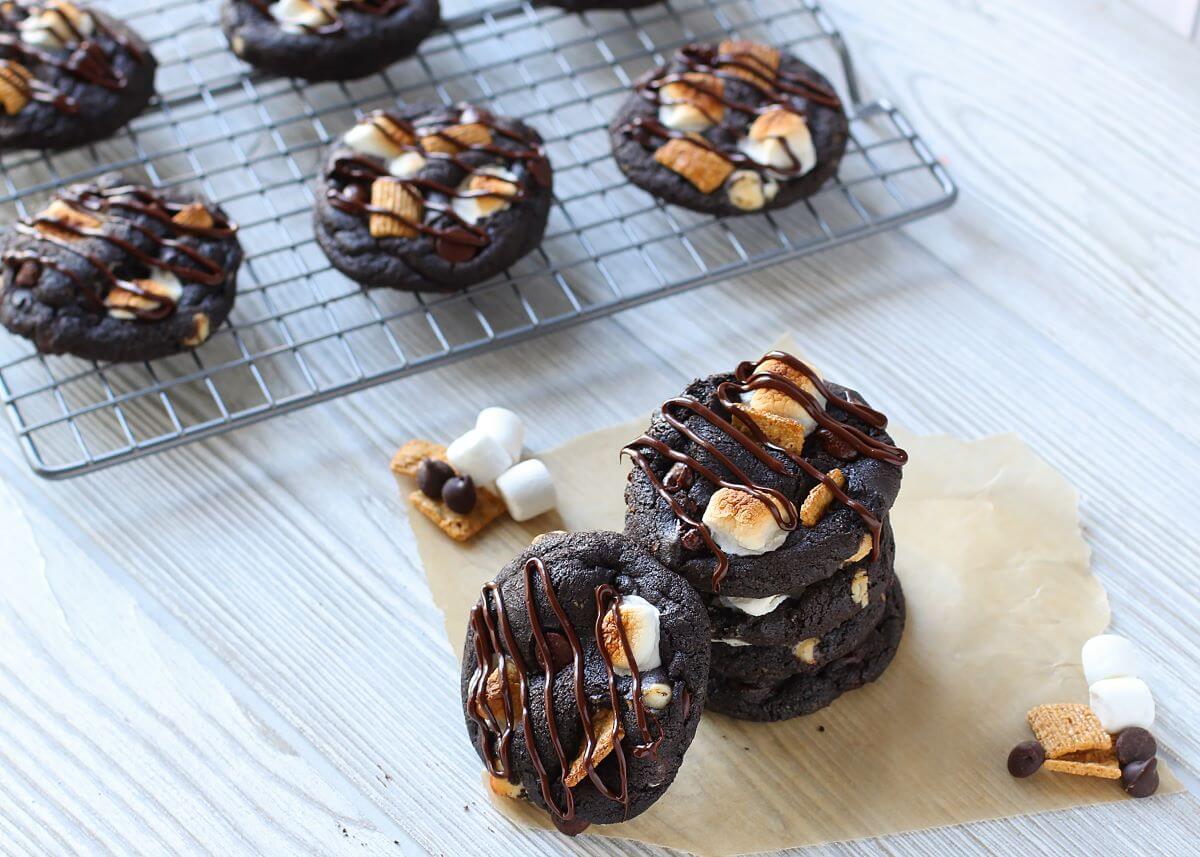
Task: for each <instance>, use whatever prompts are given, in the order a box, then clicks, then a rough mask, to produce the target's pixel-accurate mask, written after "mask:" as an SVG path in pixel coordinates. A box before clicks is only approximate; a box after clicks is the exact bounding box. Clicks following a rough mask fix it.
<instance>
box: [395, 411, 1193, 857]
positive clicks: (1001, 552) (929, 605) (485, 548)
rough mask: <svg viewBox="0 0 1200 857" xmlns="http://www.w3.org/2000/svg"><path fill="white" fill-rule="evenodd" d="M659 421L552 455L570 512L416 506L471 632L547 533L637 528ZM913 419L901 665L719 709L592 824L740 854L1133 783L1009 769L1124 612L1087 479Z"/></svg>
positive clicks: (521, 810) (995, 442)
mask: <svg viewBox="0 0 1200 857" xmlns="http://www.w3.org/2000/svg"><path fill="white" fill-rule="evenodd" d="M646 422H647V420H639V421H637V422H634V423H630V424H628V425H624V426H617V427H614V428H610V429H605V430H602V431H598V432H595V433H593V434H588V435H584V436H582V437H579V438H576V439H575V440H573V441H571V442H569V443H567V444H565V445H564V446H562V447H559V448H558V449H555V450H553V451H551V452H549V453H546V454H545V455H542V456H541V458H542V459H543V460H544V461H545V462H546V464H547V466H548V467H549V468H550V470H551V472H553V474H554V476H555V479H556V481H557V484H558V489H559V500H560V503H559V509H558V512H557V513H552V514H550V515H545V516H543V517H541V518H539V519H537V520H534V521H530V522H527V523H526V524H517V523H515V522H513V521H511V520H508V519H504V520H503V521H502V522H499V523H497V524H493V525H492V527H490V528H489V529H488V530H486V531H485V532H484V533H483V534H481V536H480V537H479V538H477V539H476V540H475V541H474V542H473V543H471V544H468V545H466V546H462V545H458V544H457V543H454V542H452V541H451V540H449V539H447V538H446V537H445V536H444V535H442V533H441V532H439V531H438V530H437V529H436V528H434V527H433V525H432V524H430V523H429V522H428V521H427V520H425V518H424V517H423V516H421V515H411V516H410V519H411V521H412V525H413V530H414V531H415V532H416V536H417V543H418V546H419V549H420V553H421V559H422V560H423V562H424V564H425V569H426V576H427V577H428V579H429V586H430V589H431V590H432V591H433V596H434V599H435V601H436V602H437V604H438V606H439V607H440V608H441V609H442V611H443V613H444V614H445V618H446V633H447V635H448V636H449V638H450V642H451V645H452V646H453V647H454V649H455V651H461V647H462V639H463V636H464V634H465V632H466V621H467V614H468V611H469V610H470V608H471V606H472V605H473V604H474V603H475V601H476V599H477V598H478V596H479V584H480V583H482V582H483V581H484V580H486V579H488V578H490V577H491V576H492V575H494V574H495V573H496V571H498V570H499V569H500V568H501V567H503V566H504V564H505V563H506V562H508V560H510V559H511V558H512V557H513V555H515V554H516V553H517V552H518V551H520V550H521V549H522V548H524V547H525V546H526V545H527V544H528V543H529V541H530V540H531V539H532V538H533V537H534V536H535V535H537V534H538V533H541V532H545V531H547V530H552V529H570V530H584V529H615V530H620V529H621V528H622V520H623V500H622V491H623V486H624V479H625V473H626V471H627V468H628V465H627V464H622V462H621V461H620V460H619V459H618V450H619V449H620V448H621V446H622V445H623V444H625V443H626V442H628V441H629V440H630V439H631V438H634V437H637V436H638V434H640V433H641V432H642V430H643V429H644V427H645V425H646ZM894 434H895V436H896V438H897V440H898V442H899V443H900V445H901V446H903V447H904V448H905V449H907V450H908V452H909V454H910V456H911V461H910V463H909V465H908V466H907V467H906V468H905V470H904V482H903V487H902V489H901V492H900V499H899V501H898V502H897V504H896V506H895V508H894V509H893V511H892V523H893V527H894V528H895V533H896V568H897V573H898V574H899V575H900V577H901V579H902V580H903V582H904V591H905V594H906V595H907V600H908V627H907V630H906V631H905V635H904V640H903V643H902V644H901V647H900V651H899V653H898V654H897V656H896V659H895V661H893V662H892V665H891V667H890V668H889V669H888V671H887V672H886V673H885V674H884V675H883V677H882V678H881V679H880V680H879V681H878V682H876V683H875V684H873V685H869V686H868V687H866V688H864V689H862V690H858V691H854V692H853V693H850V694H847V695H845V696H843V697H842V698H841V699H839V700H838V701H837V702H835V703H834V704H833V705H832V706H831V707H829V708H827V709H825V710H823V711H820V712H818V713H816V714H814V715H812V716H810V717H804V718H800V719H799V720H793V721H789V722H786V723H775V724H756V723H742V722H739V721H737V720H733V719H730V718H727V717H724V716H722V715H719V714H708V713H706V714H705V716H704V719H703V721H702V722H701V724H700V729H699V731H698V732H697V735H696V740H695V742H694V743H693V744H692V747H691V749H690V750H689V751H688V754H687V757H686V758H685V760H684V764H683V767H682V768H681V770H680V772H679V776H678V778H677V779H676V781H675V784H674V785H673V786H672V787H671V789H670V790H669V791H668V792H667V794H666V795H665V796H664V797H663V798H662V799H661V800H660V801H659V802H658V803H657V804H655V805H654V806H653V807H651V809H650V810H648V811H647V812H646V813H645V814H643V815H642V816H640V817H639V818H636V819H634V820H633V821H631V822H628V823H626V824H622V825H614V826H612V827H611V828H609V829H604V828H599V829H597V828H595V827H593V828H592V829H591V831H589V832H588V833H587V834H584V835H601V836H615V837H625V838H630V839H637V840H641V841H643V842H650V843H655V844H658V845H664V846H669V847H672V848H678V849H682V850H685V851H690V852H693V853H696V854H701V855H714V856H715V855H735V854H750V853H755V852H759V851H768V850H775V849H782V848H788V847H796V846H801V845H812V844H817V843H823V842H832V841H839V840H847V839H857V838H862V837H868V836H879V835H882V834H888V833H897V832H901V831H908V830H917V829H921V828H927V827H937V826H941V825H949V824H956V823H959V822H966V821H976V820H980V819H986V818H995V817H999V816H1007V815H1018V814H1023V813H1033V812H1042V811H1046V810H1053V809H1061V808H1064V807H1070V806H1077V805H1080V804H1091V803H1104V802H1108V801H1116V800H1129V798H1127V797H1125V795H1124V793H1123V792H1122V791H1121V789H1120V786H1119V785H1117V784H1116V783H1114V782H1112V781H1111V780H1098V779H1091V778H1084V777H1072V776H1067V775H1060V774H1053V773H1050V772H1047V771H1041V772H1039V773H1038V774H1036V775H1034V776H1033V777H1031V778H1029V779H1027V780H1014V779H1013V778H1012V777H1010V776H1009V775H1008V773H1007V771H1006V770H1005V759H1006V758H1007V755H1008V750H1009V749H1010V748H1011V746H1012V745H1013V744H1015V743H1016V742H1017V741H1021V740H1024V739H1026V738H1028V737H1030V736H1029V732H1028V727H1027V726H1026V725H1025V712H1026V711H1027V710H1028V709H1029V708H1030V707H1031V706H1033V705H1036V704H1039V703H1044V702H1086V701H1087V686H1086V683H1085V681H1084V678H1083V672H1082V668H1081V666H1080V663H1079V649H1080V646H1081V645H1082V643H1083V641H1084V640H1086V639H1087V638H1088V637H1090V636H1092V635H1094V634H1097V633H1099V632H1100V631H1102V630H1103V629H1104V628H1105V626H1107V625H1108V618H1109V612H1108V598H1107V596H1106V594H1105V592H1104V589H1103V588H1102V587H1101V585H1100V582H1099V581H1098V580H1097V579H1096V578H1095V577H1094V576H1093V575H1092V574H1091V572H1090V571H1089V569H1088V558H1089V549H1088V547H1087V545H1086V544H1085V542H1084V540H1083V537H1082V534H1081V532H1080V527H1079V521H1078V517H1077V513H1076V500H1077V498H1076V494H1075V491H1074V489H1073V488H1072V487H1071V486H1070V485H1069V484H1068V483H1067V482H1066V480H1065V479H1064V478H1063V477H1062V476H1061V475H1060V474H1058V473H1057V472H1056V471H1055V470H1053V469H1052V468H1051V467H1050V466H1049V465H1047V464H1046V463H1045V462H1044V461H1042V460H1041V459H1040V458H1038V457H1037V456H1036V455H1035V454H1034V453H1033V452H1032V451H1031V450H1030V449H1029V448H1028V447H1026V446H1025V445H1024V444H1023V443H1022V442H1021V441H1020V440H1019V439H1018V438H1017V437H1015V436H1013V435H1003V436H998V437H991V438H987V439H985V440H980V441H973V442H967V441H962V440H957V439H955V438H950V437H917V436H913V435H910V434H908V433H907V432H904V431H895V432H894ZM455 680H456V681H457V679H455ZM820 727H824V730H823V731H822V729H821V728H820ZM464 740H465V738H464ZM1158 769H1159V772H1160V775H1161V778H1162V786H1161V789H1160V791H1159V793H1160V794H1169V793H1172V792H1175V791H1179V790H1180V788H1181V787H1180V785H1179V783H1178V781H1177V780H1176V779H1175V778H1174V777H1173V776H1172V775H1171V773H1170V772H1169V771H1168V770H1167V769H1166V766H1165V764H1164V763H1163V762H1162V760H1161V759H1160V760H1159V768H1158ZM463 788H464V789H481V788H483V786H482V785H481V782H480V780H479V779H477V778H476V779H472V780H470V781H469V782H464V783H463ZM496 800H497V803H498V804H499V805H501V808H502V810H503V811H504V812H505V813H506V814H507V815H508V816H509V817H510V818H512V819H514V821H515V822H516V823H518V824H526V825H531V826H547V822H546V819H545V817H544V815H543V814H541V813H539V812H538V811H536V810H534V809H533V808H531V807H529V806H527V805H526V804H524V803H523V802H518V801H511V800H502V799H496Z"/></svg>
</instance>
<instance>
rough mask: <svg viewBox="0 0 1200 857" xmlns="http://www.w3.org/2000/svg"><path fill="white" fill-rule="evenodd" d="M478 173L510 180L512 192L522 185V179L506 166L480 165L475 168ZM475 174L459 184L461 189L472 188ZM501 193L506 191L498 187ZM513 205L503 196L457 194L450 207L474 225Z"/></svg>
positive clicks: (514, 192) (515, 191)
mask: <svg viewBox="0 0 1200 857" xmlns="http://www.w3.org/2000/svg"><path fill="white" fill-rule="evenodd" d="M475 172H476V174H481V175H486V176H495V177H496V178H498V179H502V180H504V181H506V182H509V183H510V184H511V185H512V193H513V194H514V195H515V194H516V193H517V192H518V191H519V189H520V187H521V183H520V180H519V179H518V178H517V177H516V175H515V174H513V173H511V172H509V171H508V170H506V169H504V167H501V166H496V165H494V164H489V165H487V166H482V167H479V168H478V169H476V170H475ZM473 178H474V176H467V177H466V178H465V179H463V180H462V183H461V184H459V186H458V189H459V191H460V192H461V191H468V190H470V189H471V181H472V179H473ZM497 190H499V191H500V192H501V193H505V191H503V190H500V189H499V188H497ZM510 205H512V201H511V200H509V199H507V198H505V197H503V196H456V197H455V198H454V199H452V200H450V207H451V208H453V209H454V213H455V214H457V215H458V216H459V217H461V218H462V219H463V220H465V221H467V223H470V224H472V225H474V224H476V223H478V222H479V221H481V220H483V219H484V218H485V217H490V216H491V215H493V214H496V213H497V212H500V211H504V209H506V208H508V207H509V206H510Z"/></svg>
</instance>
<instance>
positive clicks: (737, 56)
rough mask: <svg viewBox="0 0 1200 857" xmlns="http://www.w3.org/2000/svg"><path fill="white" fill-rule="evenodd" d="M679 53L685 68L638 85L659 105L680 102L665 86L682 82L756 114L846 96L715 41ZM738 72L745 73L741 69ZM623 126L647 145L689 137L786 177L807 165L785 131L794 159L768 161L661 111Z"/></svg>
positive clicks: (829, 103) (835, 104) (731, 159)
mask: <svg viewBox="0 0 1200 857" xmlns="http://www.w3.org/2000/svg"><path fill="white" fill-rule="evenodd" d="M676 59H677V60H678V61H680V62H682V63H683V65H684V66H685V70H684V71H682V72H672V73H670V74H665V75H663V76H662V77H656V78H651V79H650V80H647V81H644V82H642V83H640V84H638V86H637V87H636V91H637V93H638V94H639V95H641V96H642V97H643V98H645V99H646V100H647V101H650V102H651V103H653V104H654V105H656V106H657V107H661V106H663V105H664V104H676V103H680V102H678V101H675V100H672V101H664V100H663V96H662V90H663V89H664V88H665V87H667V86H670V85H671V84H676V83H679V84H683V85H685V86H687V87H689V88H691V89H694V90H696V91H698V92H700V93H703V94H704V96H705V97H706V98H711V99H712V100H713V101H716V102H718V103H720V104H721V105H723V107H724V108H726V109H729V110H732V111H735V112H737V113H745V114H747V115H749V116H752V117H757V116H760V115H762V114H764V113H768V112H770V111H772V110H776V109H779V108H783V109H785V110H788V111H790V112H792V113H796V114H799V115H801V116H804V115H805V114H806V113H807V110H806V105H807V104H808V103H812V104H818V105H821V106H822V107H829V108H833V109H839V108H840V107H841V99H840V98H838V95H837V93H836V92H834V91H833V90H832V89H830V88H828V87H826V86H824V85H822V84H819V83H817V82H816V81H812V80H808V79H806V78H803V77H801V76H799V75H796V74H792V73H790V72H787V71H785V70H783V69H782V68H778V69H775V70H773V71H772V70H769V69H768V68H767V67H766V66H764V65H763V64H762V62H761V61H760V60H758V59H756V58H755V57H754V56H753V55H752V54H750V53H743V52H736V51H735V52H732V53H721V52H720V51H719V49H718V48H716V47H713V46H711V45H694V44H693V45H688V46H686V47H684V48H682V49H680V51H679V53H678V54H677V55H676ZM737 72H742V73H741V74H738V73H737ZM697 74H704V75H710V76H712V77H715V78H717V79H719V80H721V81H736V82H738V83H741V84H744V85H749V86H752V87H754V88H755V89H757V90H758V91H759V93H760V94H762V96H763V101H762V103H760V104H751V103H749V102H744V101H738V100H736V99H733V98H730V97H729V96H728V95H727V94H726V91H725V90H726V87H724V86H722V87H721V89H720V90H718V89H715V88H713V87H712V86H708V85H705V83H704V81H702V80H697V79H696V78H695V75H697ZM692 106H693V107H696V108H697V109H698V110H700V112H702V113H703V114H704V115H705V117H706V118H707V119H708V120H709V122H711V123H712V124H713V125H719V124H720V121H719V120H720V117H719V116H714V115H712V113H710V112H709V111H708V110H707V109H705V106H704V105H701V104H693V105H692ZM751 121H753V120H751ZM620 131H621V133H623V134H628V135H629V136H630V137H632V138H633V139H634V140H636V141H637V142H638V143H640V144H641V145H642V146H644V147H645V148H647V149H653V148H655V147H656V146H657V141H658V140H681V139H686V140H687V141H688V142H690V143H693V144H695V145H697V146H699V147H701V148H703V149H704V150H706V151H708V152H710V153H711V154H714V155H716V156H717V157H719V158H722V159H723V160H725V161H726V162H727V163H729V164H731V165H733V166H734V167H739V168H743V169H750V170H755V171H757V172H759V173H766V172H767V171H771V172H773V173H777V174H779V175H782V176H784V177H794V176H797V175H799V174H800V172H801V169H802V168H803V165H802V163H801V161H800V158H799V157H798V156H797V155H796V154H795V152H793V151H792V150H791V147H790V146H789V145H788V143H787V141H786V140H784V139H783V138H782V137H781V138H779V142H780V145H782V146H783V150H784V152H785V153H786V154H787V156H788V160H789V161H790V164H789V165H788V166H786V167H777V166H773V165H770V164H764V163H762V162H760V161H758V160H756V159H755V158H752V157H750V156H749V155H747V154H745V153H744V152H740V151H738V150H737V149H735V148H730V147H728V146H720V145H717V144H716V143H714V142H712V141H711V140H709V139H708V138H707V137H704V136H703V135H701V134H693V133H688V132H686V131H680V130H677V129H674V128H668V127H667V126H666V125H664V124H663V123H662V122H660V121H659V120H658V119H657V118H656V116H637V117H634V118H633V119H631V120H630V121H629V122H626V123H625V124H624V125H622V126H621V128H620Z"/></svg>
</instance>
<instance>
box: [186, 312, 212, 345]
mask: <svg viewBox="0 0 1200 857" xmlns="http://www.w3.org/2000/svg"><path fill="white" fill-rule="evenodd" d="M211 332H212V320H211V319H209V317H208V316H207V315H206V314H205V313H202V312H198V313H196V314H195V315H194V316H192V332H191V333H190V334H189V335H188V336H187V338H186V339H184V340H183V344H184V345H186V346H187V347H188V348H195V347H196V346H197V345H203V344H204V343H205V342H207V341H208V335H209V333H211Z"/></svg>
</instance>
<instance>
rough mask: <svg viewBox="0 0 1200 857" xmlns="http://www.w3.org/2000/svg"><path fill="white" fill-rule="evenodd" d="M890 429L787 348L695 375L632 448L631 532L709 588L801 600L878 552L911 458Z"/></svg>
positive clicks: (880, 417)
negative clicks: (722, 370)
mask: <svg viewBox="0 0 1200 857" xmlns="http://www.w3.org/2000/svg"><path fill="white" fill-rule="evenodd" d="M886 426H887V418H886V417H884V415H883V414H881V413H879V412H877V411H875V410H872V409H871V408H870V407H868V406H867V405H866V404H865V403H864V402H863V399H862V397H861V396H859V395H858V394H857V393H855V392H853V391H851V390H848V389H846V388H845V387H841V386H839V385H837V384H831V383H826V382H824V381H822V380H821V379H820V377H819V376H818V375H817V374H816V372H814V371H813V370H812V369H811V368H810V367H808V366H806V365H805V364H804V363H802V362H801V361H799V360H797V359H796V358H795V357H792V356H791V355H788V354H784V353H782V352H771V353H769V354H767V355H765V356H764V357H763V359H762V360H759V361H757V362H746V363H743V364H741V365H740V366H739V367H738V368H737V370H736V372H734V373H732V374H725V375H713V376H710V377H708V378H703V379H700V380H697V381H694V382H692V384H690V385H689V386H688V388H687V389H686V390H685V391H684V393H683V395H682V396H680V397H678V398H675V399H671V400H670V401H668V402H666V403H665V404H664V405H663V407H662V409H661V411H660V412H659V413H658V414H656V415H655V417H654V419H653V420H652V422H651V425H650V428H649V429H648V431H647V432H646V434H644V435H642V437H640V438H638V439H637V440H635V441H633V442H632V443H630V444H629V445H628V446H627V447H626V448H625V450H624V452H625V454H626V455H628V456H629V457H630V458H632V459H633V461H634V463H635V465H636V466H635V467H634V468H633V469H632V473H631V475H630V477H629V484H628V486H627V487H626V490H625V500H626V515H625V531H626V534H627V535H629V536H630V537H631V538H633V539H634V540H635V541H637V542H638V543H639V544H641V545H643V546H644V547H646V548H647V549H648V550H649V551H650V552H651V553H653V554H654V555H655V556H656V557H657V558H658V559H659V561H660V562H662V563H663V564H664V565H666V566H667V567H668V568H670V569H672V570H673V571H676V572H678V573H679V574H682V575H683V576H684V577H685V578H687V580H688V581H689V582H690V583H691V584H692V585H693V586H695V587H696V588H697V589H699V590H701V591H703V592H715V593H719V594H721V595H726V596H738V597H745V598H762V597H764V596H770V595H778V594H783V595H800V594H801V593H802V592H803V591H804V589H805V588H807V587H809V586H811V585H812V584H814V583H816V582H817V581H820V580H825V579H827V578H829V577H831V576H832V575H834V574H836V573H837V572H838V571H839V570H841V569H843V568H844V567H846V565H847V564H848V563H852V562H858V561H860V560H863V559H864V558H866V557H870V558H871V559H870V561H871V562H873V561H875V560H877V559H878V556H879V553H880V552H881V550H882V545H881V541H882V538H881V536H882V526H883V524H882V522H883V519H884V517H885V516H886V515H887V512H888V510H889V509H890V508H891V506H892V503H893V502H895V499H896V494H897V492H898V491H899V489H900V467H901V465H902V464H903V463H904V461H906V460H907V456H906V455H905V453H904V452H903V450H900V449H897V448H896V447H895V446H894V445H893V443H892V439H891V437H890V436H889V435H888V434H887V431H886Z"/></svg>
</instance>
